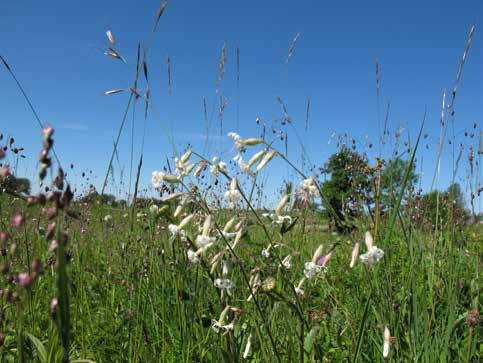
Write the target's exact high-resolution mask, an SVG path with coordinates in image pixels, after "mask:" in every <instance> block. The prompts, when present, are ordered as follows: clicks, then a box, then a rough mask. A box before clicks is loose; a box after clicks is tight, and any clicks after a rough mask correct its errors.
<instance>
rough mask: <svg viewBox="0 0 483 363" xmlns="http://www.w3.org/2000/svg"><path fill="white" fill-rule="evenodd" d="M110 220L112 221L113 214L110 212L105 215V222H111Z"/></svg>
mask: <svg viewBox="0 0 483 363" xmlns="http://www.w3.org/2000/svg"><path fill="white" fill-rule="evenodd" d="M110 221H112V216H111V215H110V214H108V215H106V216H105V217H104V222H110Z"/></svg>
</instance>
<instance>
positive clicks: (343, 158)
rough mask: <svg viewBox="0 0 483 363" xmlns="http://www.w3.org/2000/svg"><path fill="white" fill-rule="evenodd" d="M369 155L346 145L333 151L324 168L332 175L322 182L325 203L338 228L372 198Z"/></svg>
mask: <svg viewBox="0 0 483 363" xmlns="http://www.w3.org/2000/svg"><path fill="white" fill-rule="evenodd" d="M367 166H368V164H367V159H366V158H365V157H363V156H362V155H360V154H359V153H357V152H355V151H353V150H351V149H349V148H348V147H346V146H343V147H341V149H340V150H339V151H338V152H337V153H335V154H333V155H332V156H331V157H330V158H329V161H328V162H327V164H326V165H325V166H324V167H323V168H321V171H322V172H323V173H325V174H329V175H330V179H329V180H326V181H324V182H323V183H322V193H323V196H324V198H323V202H322V204H323V207H324V208H325V210H326V213H327V216H328V218H330V219H331V220H332V221H333V223H335V225H336V226H337V228H338V229H339V230H344V229H346V228H347V223H348V222H349V221H350V219H353V218H355V217H357V216H359V215H360V214H361V211H362V208H361V205H364V204H366V203H368V202H370V191H371V187H370V181H369V177H368V174H367V170H368V169H367Z"/></svg>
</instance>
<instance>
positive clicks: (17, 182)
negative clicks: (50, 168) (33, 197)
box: [0, 175, 30, 195]
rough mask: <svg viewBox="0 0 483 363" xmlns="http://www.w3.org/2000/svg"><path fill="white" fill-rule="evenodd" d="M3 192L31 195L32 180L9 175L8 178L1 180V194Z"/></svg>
mask: <svg viewBox="0 0 483 363" xmlns="http://www.w3.org/2000/svg"><path fill="white" fill-rule="evenodd" d="M2 190H5V192H7V193H18V194H25V195H28V194H30V180H28V179H27V178H17V177H15V176H14V175H9V176H8V177H7V178H5V179H2V180H0V193H2Z"/></svg>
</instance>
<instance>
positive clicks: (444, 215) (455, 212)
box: [420, 183, 469, 227]
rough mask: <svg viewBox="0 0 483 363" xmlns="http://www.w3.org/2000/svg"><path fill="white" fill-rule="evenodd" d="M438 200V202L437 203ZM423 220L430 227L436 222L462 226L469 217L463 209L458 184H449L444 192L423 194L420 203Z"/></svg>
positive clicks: (463, 200) (462, 198)
mask: <svg viewBox="0 0 483 363" xmlns="http://www.w3.org/2000/svg"><path fill="white" fill-rule="evenodd" d="M438 198H439V201H438ZM420 209H421V213H422V215H423V218H424V219H423V220H424V221H426V222H429V223H430V225H431V227H433V226H435V225H436V222H438V224H439V225H440V226H441V225H447V224H448V223H452V224H456V225H459V224H464V223H465V222H466V221H467V220H468V217H469V213H468V211H467V210H466V209H465V199H464V195H463V192H462V191H461V187H460V185H459V184H458V183H453V184H451V185H450V186H449V187H448V189H447V190H446V191H444V192H438V191H433V192H431V193H427V194H424V195H423V196H422V201H421V207H420Z"/></svg>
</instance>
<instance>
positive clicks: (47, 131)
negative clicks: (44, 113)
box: [42, 126, 54, 139]
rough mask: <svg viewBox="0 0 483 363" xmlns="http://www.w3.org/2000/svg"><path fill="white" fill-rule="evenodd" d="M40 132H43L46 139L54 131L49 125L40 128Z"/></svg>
mask: <svg viewBox="0 0 483 363" xmlns="http://www.w3.org/2000/svg"><path fill="white" fill-rule="evenodd" d="M42 133H43V134H44V137H45V138H46V139H47V138H49V137H51V136H52V134H53V133H54V129H53V128H52V127H50V126H48V127H44V128H43V130H42Z"/></svg>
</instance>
